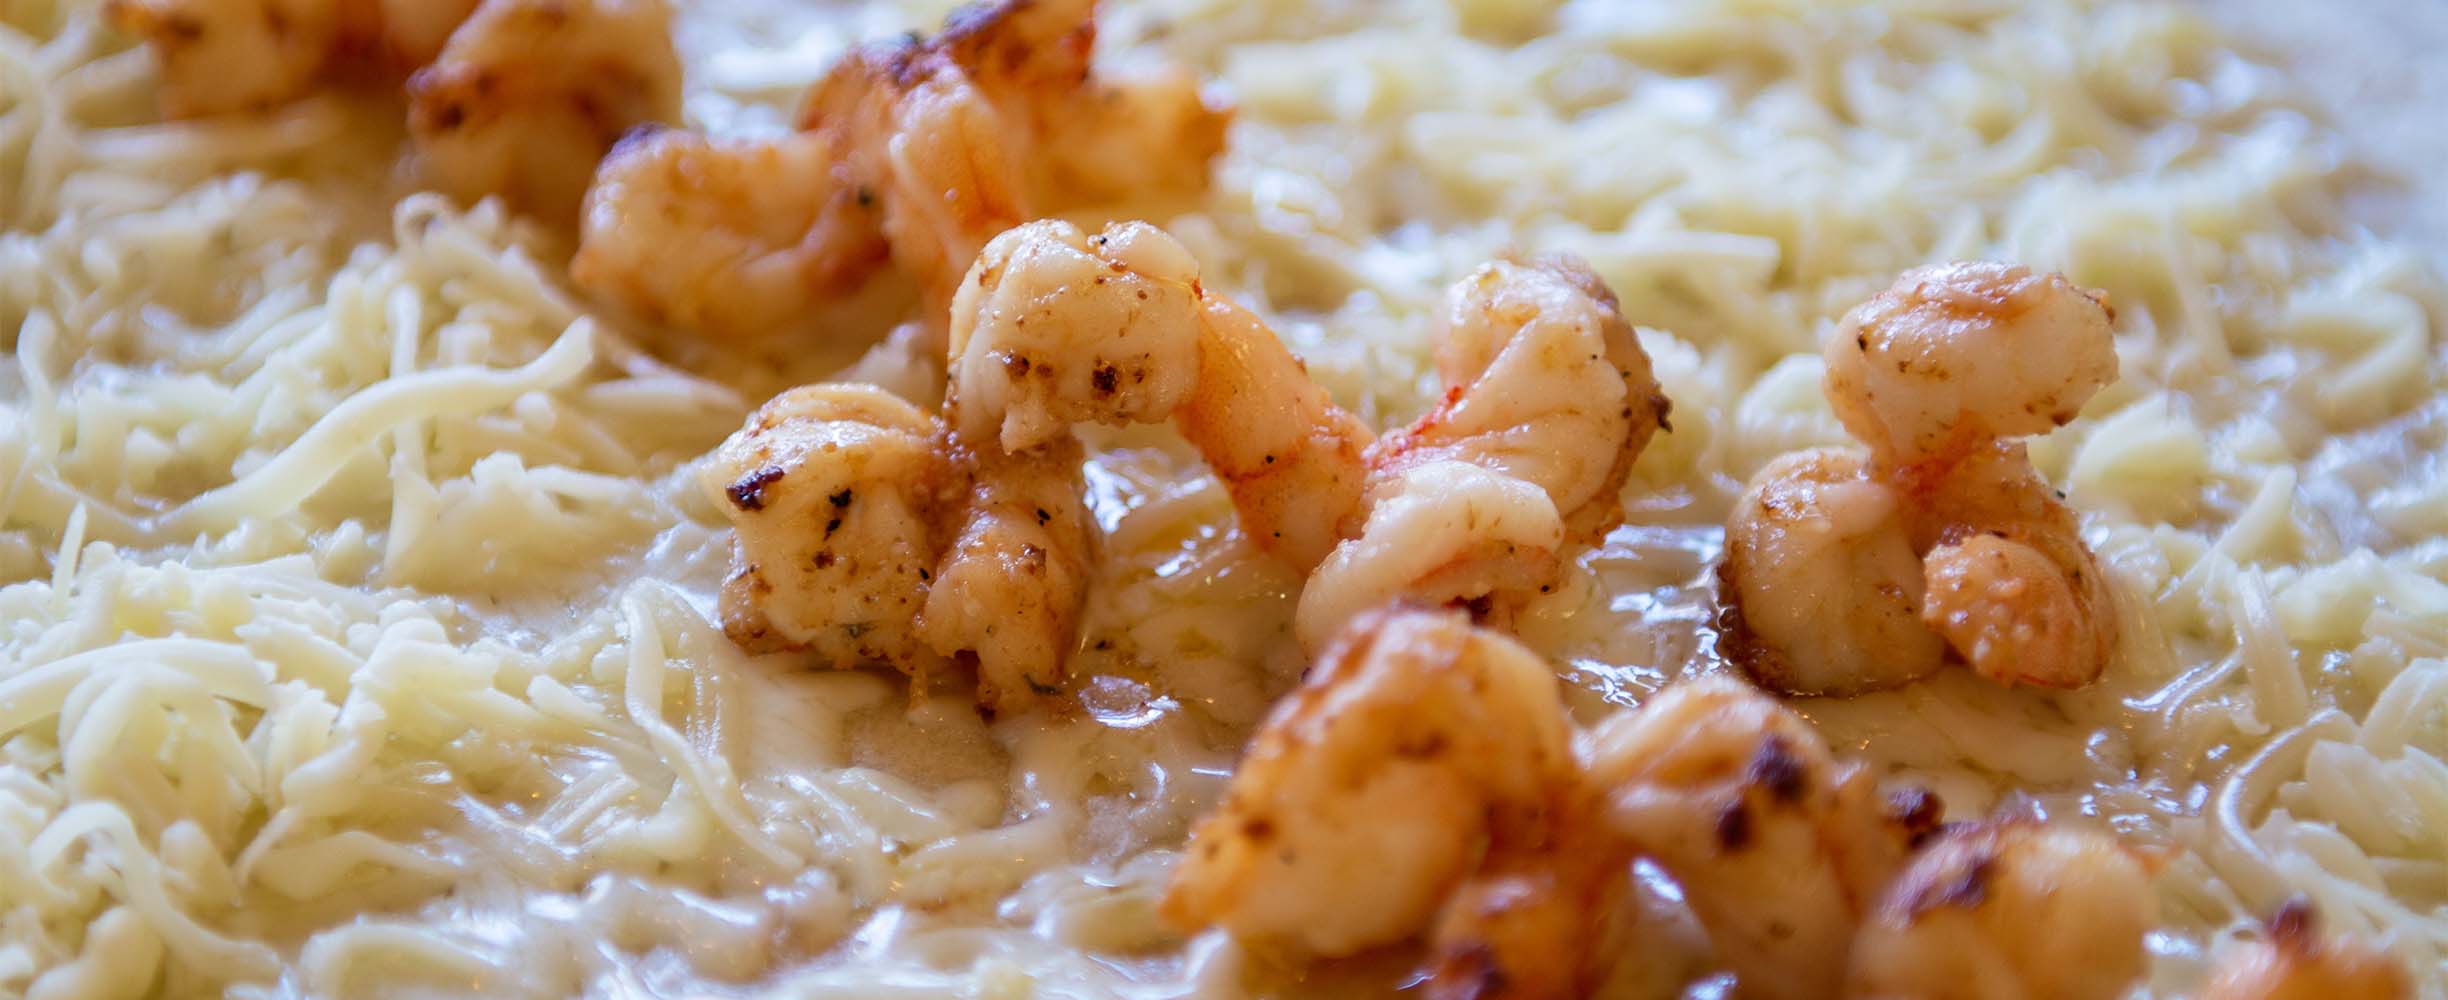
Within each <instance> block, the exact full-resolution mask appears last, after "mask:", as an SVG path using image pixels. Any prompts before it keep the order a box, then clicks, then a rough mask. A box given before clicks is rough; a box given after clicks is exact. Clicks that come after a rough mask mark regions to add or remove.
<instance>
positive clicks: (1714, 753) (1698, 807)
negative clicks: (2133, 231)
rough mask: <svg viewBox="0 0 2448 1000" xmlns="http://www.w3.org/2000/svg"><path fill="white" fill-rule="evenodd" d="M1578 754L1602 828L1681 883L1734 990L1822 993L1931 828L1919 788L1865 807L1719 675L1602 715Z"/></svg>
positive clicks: (1758, 702)
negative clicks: (1597, 801)
mask: <svg viewBox="0 0 2448 1000" xmlns="http://www.w3.org/2000/svg"><path fill="white" fill-rule="evenodd" d="M1584 759H1585V765H1584V766H1585V767H1586V769H1587V775H1586V779H1585V780H1587V781H1588V782H1589V783H1590V784H1591V785H1592V786H1593V787H1594V788H1596V789H1598V790H1600V794H1602V795H1603V796H1604V800H1603V801H1604V803H1605V806H1604V816H1605V821H1606V822H1608V823H1609V824H1611V825H1612V827H1613V828H1614V830H1615V831H1616V833H1617V834H1618V835H1619V836H1621V837H1623V838H1625V839H1626V840H1628V841H1629V842H1631V843H1633V844H1635V845H1637V847H1638V849H1639V850H1640V851H1641V852H1642V853H1644V854H1646V855H1647V856H1649V858H1650V859H1651V860H1652V861H1654V862H1656V863H1657V865H1658V866H1659V867H1661V868H1663V869H1665V871H1666V872H1667V873H1668V874H1669V875H1671V876H1673V878H1674V880H1675V882H1676V883H1677V884H1678V885H1680V886H1681V887H1682V890H1683V894H1684V898H1685V900H1686V902H1687V903H1688V905H1689V906H1690V907H1691V910H1692V912H1693V913H1694V914H1695V915H1696V916H1698V917H1699V919H1700V922H1701V924H1702V925H1703V926H1704V927H1705V928H1706V929H1707V930H1708V933H1709V936H1710V938H1711V940H1712V941H1713V942H1714V943H1715V945H1716V947H1717V951H1718V956H1719V958H1720V959H1721V960H1723V961H1724V962H1725V963H1726V964H1727V967H1728V968H1729V969H1730V970H1731V971H1732V972H1733V973H1734V975H1735V978H1736V979H1737V981H1738V982H1740V983H1741V987H1742V990H1743V992H1744V993H1745V994H1746V995H1755V996H1771V997H1785V996H1817V995H1821V994H1823V993H1825V992H1826V990H1827V977H1828V976H1829V975H1830V974H1831V971H1832V970H1836V969H1841V968H1843V967H1844V964H1845V956H1846V953H1847V950H1848V949H1849V948H1851V947H1852V946H1853V938H1854V933H1855V931H1856V929H1857V928H1858V927H1859V926H1860V924H1861V921H1862V918H1863V915H1864V913H1865V911H1867V910H1868V909H1869V907H1870V905H1871V903H1872V901H1873V900H1874V899H1875V898H1876V897H1877V895H1878V892H1879V889H1880V887H1881V886H1883V885H1885V884H1886V883H1887V881H1888V879H1889V878H1890V877H1891V876H1892V874H1893V873H1894V872H1895V871H1896V870H1897V869H1899V868H1900V867H1902V865H1903V862H1904V858H1905V856H1906V854H1907V852H1908V851H1909V850H1910V849H1911V847H1912V845H1913V843H1914V841H1915V840H1916V839H1919V838H1922V837H1926V836H1928V835H1929V834H1930V833H1931V831H1932V829H1933V827H1934V823H1935V821H1936V819H1937V808H1936V806H1935V803H1934V800H1933V799H1932V798H1931V797H1930V796H1928V795H1927V794H1926V793H1922V792H1918V791H1912V792H1907V793H1904V794H1901V795H1899V796H1898V798H1897V799H1896V800H1894V801H1892V802H1890V801H1887V800H1883V799H1881V798H1880V796H1879V794H1878V791H1877V789H1876V787H1875V782H1874V781H1873V779H1872V776H1871V775H1870V773H1869V772H1868V771H1867V770H1866V769H1864V768H1863V767H1861V766H1858V765H1852V764H1846V763H1843V762H1840V761H1838V760H1836V759H1835V757H1834V756H1833V755H1832V754H1831V753H1830V752H1829V750H1828V747H1827V744H1826V743H1825V742H1823V741H1822V740H1820V738H1819V736H1818V734H1817V733H1816V732H1814V731H1813V730H1812V729H1811V728H1810V725H1809V724H1808V723H1806V722H1804V721H1803V720H1802V718H1801V717H1800V716H1797V715H1795V714H1793V712H1791V711H1790V710H1788V709H1786V708H1784V707H1783V706H1781V705H1779V704H1777V703H1776V702H1775V701H1774V700H1772V699H1770V698H1768V697H1766V696H1764V695H1762V694H1760V693H1759V692H1758V691H1756V690H1753V689H1752V688H1750V687H1749V686H1748V685H1745V684H1742V683H1740V682H1738V681H1733V680H1729V679H1724V678H1702V679H1698V680H1692V681H1686V682H1683V683H1681V684H1678V685H1675V686H1673V687H1670V688H1667V689H1666V690H1664V691H1661V692H1659V693H1658V694H1657V695H1656V696H1655V697H1654V698H1652V699H1651V700H1650V701H1649V702H1648V703H1646V704H1644V705H1642V706H1641V708H1640V709H1639V710H1638V711H1636V712H1632V713H1629V714H1625V715H1619V716H1615V717H1614V718H1611V719H1609V720H1607V722H1605V723H1603V724H1601V725H1600V727H1599V728H1598V729H1597V730H1595V731H1593V732H1592V733H1591V734H1590V736H1589V739H1588V743H1587V745H1586V747H1585V749H1584Z"/></svg>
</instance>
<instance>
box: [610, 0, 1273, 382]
mask: <svg viewBox="0 0 2448 1000" xmlns="http://www.w3.org/2000/svg"><path fill="white" fill-rule="evenodd" d="M1094 13H1095V4H1094V3H1093V0H1001V2H996V3H988V4H979V5H975V6H971V7H964V8H962V9H960V10H958V11H955V12H954V13H953V15H952V17H951V18H950V20H949V21H948V22H947V23H946V25H945V27H944V30H943V31H942V33H940V34H938V35H937V36H935V37H933V38H917V37H913V38H909V39H905V40H901V41H898V42H894V43H890V44H885V45H877V46H869V47H865V48H861V49H858V50H856V51H854V52H852V53H851V54H849V55H848V56H846V57H844V58H843V59H842V61H841V62H840V63H838V64H837V65H835V66H834V68H833V69H832V70H831V71H829V72H828V73H826V75H825V77H824V79H822V80H820V81H818V82H817V84H816V85H815V86H814V87H811V88H810V89H809V91H808V94H807V96H806V98H805V100H804V101H803V102H802V110H801V114H800V120H799V125H800V128H801V129H802V130H803V132H804V136H803V137H802V138H801V139H799V140H796V141H797V142H798V143H800V145H799V146H797V147H796V148H794V149H791V150H788V151H781V150H777V149H775V148H774V147H776V146H778V145H784V144H786V143H787V142H788V141H783V140H765V141H752V142H737V143H724V144H719V145H717V146H714V147H713V148H710V149H707V150H706V151H704V152H703V153H700V154H698V155H696V156H695V157H693V158H692V159H693V162H694V163H695V165H696V166H695V169H699V170H723V171H732V172H736V173H738V174H740V175H741V176H743V177H745V178H754V180H752V181H743V182H742V183H738V184H724V185H722V190H723V191H724V192H725V193H726V194H728V195H731V196H732V197H736V198H738V200H740V201H741V202H744V203H746V204H749V205H753V206H757V207H760V208H761V207H764V206H765V205H767V204H769V203H773V202H779V203H780V206H781V208H780V209H779V210H776V211H774V212H773V213H772V214H771V215H769V216H764V217H760V218H759V219H758V221H757V224H756V225H755V226H754V227H753V229H750V228H748V227H742V226H739V225H737V224H735V223H733V222H732V221H730V220H729V218H728V217H726V216H723V215H720V214H703V215H700V214H698V213H696V212H694V211H693V210H690V209H687V208H684V207H676V206H675V205H674V203H675V202H678V201H683V200H685V199H686V198H687V197H689V196H690V193H689V191H688V189H687V187H686V186H685V185H680V184H675V183H673V182H671V181H667V180H662V179H658V178H656V177H655V176H654V174H653V173H651V172H650V171H651V167H650V166H648V165H640V166H638V167H632V166H631V165H630V164H627V163H626V162H625V157H616V158H614V160H613V161H612V162H611V163H610V164H608V165H607V167H606V176H605V178H604V182H603V183H602V184H600V185H599V186H600V187H601V190H599V191H597V192H596V193H594V194H593V195H592V196H591V197H590V199H589V208H588V210H587V215H586V218H585V220H584V222H585V228H584V231H583V232H582V233H581V258H582V259H588V258H590V257H591V258H592V259H593V261H594V264H593V266H591V267H589V268H587V269H585V270H582V271H579V272H578V273H577V275H576V277H577V280H578V282H579V284H580V285H581V286H583V287H585V288H588V289H589V290H592V291H596V292H599V293H601V294H604V295H606V296H609V297H611V298H614V299H616V300H618V301H621V302H623V303H624V304H626V305H628V306H629V307H630V308H633V309H636V310H637V311H639V312H642V313H645V314H647V315H650V316H657V317H663V318H666V319H668V320H669V321H671V322H674V323H677V324H680V325H689V326H692V327H693V328H696V329H700V330H703V331H704V332H706V333H709V334H712V335H715V336H721V337H726V338H737V337H752V336H756V335H759V334H761V333H764V332H765V331H767V330H770V329H773V328H775V327H776V326H778V325H780V324H776V323H772V322H767V321H764V320H763V319H762V318H761V316H767V315H790V314H793V313H797V312H804V311H806V310H807V309H808V308H809V307H810V306H811V305H812V303H813V302H814V300H815V299H816V298H817V297H820V296H823V295H827V294H831V293H833V292H836V291H839V290H840V289H841V288H843V287H845V286H848V285H850V284H853V283H856V282H858V281H862V280H864V279H866V278H868V277H870V276H872V275H873V274H874V272H875V271H876V270H877V269H879V268H883V267H887V266H889V267H892V268H894V269H895V270H898V271H900V272H901V273H903V274H906V275H908V276H909V277H910V278H911V279H912V280H913V281H914V282H915V283H916V284H917V285H918V287H919V288H920V290H921V292H922V297H923V300H924V301H923V306H922V309H923V312H922V316H923V317H924V329H926V330H927V331H928V334H929V336H930V337H933V338H938V339H937V340H936V341H935V342H936V343H940V342H941V341H940V338H941V337H943V336H944V333H945V329H944V326H943V322H944V319H943V317H945V316H946V315H947V311H948V310H949V309H950V307H951V304H952V300H953V298H954V297H955V295H956V293H957V290H958V288H959V282H960V281H961V279H962V277H963V276H964V275H966V274H967V273H968V271H969V266H970V264H971V262H973V261H974V260H976V259H977V255H978V253H979V251H980V250H981V249H982V248H983V247H985V245H986V244H987V242H988V241H989V240H991V239H993V238H994V237H995V236H996V235H997V234H999V233H1002V232H1004V231H1005V230H1008V229H1010V228H1012V227H1013V226H1017V225H1019V224H1020V223H1022V222H1024V221H1027V220H1030V219H1035V218H1039V217H1042V216H1046V215H1050V214H1053V213H1055V212H1058V211H1061V210H1063V209H1064V208H1067V207H1073V206H1077V205H1080V204H1083V203H1086V202H1093V201H1104V200H1112V199H1117V198H1121V197H1125V196H1138V195H1147V194H1169V193H1193V192H1196V191H1198V190H1200V189H1201V188H1203V187H1204V186H1205V184H1206V181H1207V163H1208V161H1209V160H1211V159H1213V157H1214V156H1215V154H1216V153H1217V152H1218V151H1220V150H1221V149H1222V148H1223V135H1224V126H1225V124H1226V122H1227V121H1228V120H1229V118H1230V115H1229V113H1228V112H1227V111H1225V110H1224V109H1223V108H1222V107H1221V106H1220V105H1216V104H1211V103H1209V102H1208V101H1207V100H1206V99H1205V98H1204V97H1203V96H1202V95H1201V94H1200V93H1199V91H1198V88H1197V87H1196V85H1195V83H1194V82H1192V81H1190V80H1189V79H1188V78H1187V77H1184V76H1181V75H1180V74H1177V73H1169V72H1159V73H1152V74H1142V75H1135V76H1125V77H1121V78H1117V79H1112V80H1108V79H1104V78H1101V77H1099V76H1098V75H1097V74H1096V73H1095V72H1093V69H1092V67H1091V65H1090V60H1089V53H1090V48H1091V47H1092V45H1093V43H1094V41H1095V38H1096V25H1095V20H1094V16H1093V15H1094ZM802 157H812V158H814V159H815V160H816V161H817V162H816V163H815V164H814V165H813V166H802V165H801V164H799V163H797V162H795V161H796V160H798V159H799V158H802ZM724 159H739V160H743V161H747V162H746V163H745V164H744V165H741V166H737V167H725V166H719V165H718V161H720V160H724ZM777 160H792V161H794V162H791V163H789V164H787V166H788V170H787V171H774V175H775V176H774V177H773V178H772V179H773V180H774V181H775V182H776V183H779V184H781V185H782V187H780V188H778V189H776V188H766V187H764V186H763V183H762V181H763V180H764V179H765V175H766V171H765V170H764V169H763V168H764V166H765V165H767V164H770V163H774V161H777ZM631 171H638V172H643V173H644V176H645V178H646V180H645V181H643V182H640V181H636V180H629V182H628V183H613V182H615V181H620V180H624V179H625V178H624V176H623V175H624V173H626V172H631ZM658 219H659V220H661V221H659V222H655V223H653V224H652V225H650V226H649V228H650V229H660V230H669V231H671V232H673V233H674V234H675V235H678V236H679V237H680V242H681V243H682V244H683V245H687V244H696V243H729V242H732V241H734V240H738V241H741V242H744V243H745V244H746V245H747V246H748V247H749V248H750V249H749V252H748V257H749V258H750V259H762V258H765V257H768V256H777V257H788V258H791V259H792V261H793V263H790V264H787V265H776V267H775V268H772V269H768V270H762V271H759V272H758V273H755V274H750V275H741V276H735V275H733V274H732V273H731V272H730V270H729V269H728V268H727V267H725V268H713V269H709V270H707V271H706V272H705V273H704V276H705V278H707V279H708V280H706V281H704V282H695V281H692V280H690V279H689V278H688V277H686V276H670V275H665V274H660V273H657V271H658V270H659V269H660V268H661V265H662V264H663V261H662V258H661V257H660V256H658V255H655V254H653V253H639V252H628V251H630V250H632V249H633V248H632V247H630V246H624V244H630V243H632V240H631V239H630V236H629V234H628V233H627V232H626V229H627V227H628V226H629V225H631V224H633V223H635V222H638V221H642V220H658ZM700 227H702V228H706V229H709V230H711V231H712V235H711V236H709V237H699V236H693V235H689V234H688V232H687V231H688V230H690V229H695V228H700ZM598 243H603V244H606V245H608V246H610V247H611V248H613V249H611V250H608V251H606V252H600V253H593V254H589V252H588V248H590V247H592V246H594V245H595V244H598ZM642 245H643V246H644V247H646V248H649V249H652V248H655V247H658V246H659V244H657V243H654V242H651V241H649V242H644V243H643V244H642ZM794 270H795V271H796V273H798V274H799V275H800V277H801V278H803V279H804V280H802V281H801V282H799V283H797V284H796V285H795V286H794V284H793V283H791V282H788V281H785V280H782V279H783V274H782V273H780V272H781V271H794ZM767 278H770V279H772V280H770V281H768V280H762V279H767ZM738 284H746V285H747V286H748V287H749V288H750V289H752V290H754V291H755V292H757V293H758V296H757V298H756V300H755V301H757V302H758V303H759V304H760V307H761V308H760V309H759V310H758V311H757V312H758V314H759V315H751V316H747V317H743V318H741V319H740V320H738V321H732V318H731V317H727V316H725V315H723V314H722V313H720V312H714V311H708V310H705V309H703V308H700V307H699V305H698V304H700V303H705V302H717V301H722V300H723V299H724V298H725V296H726V295H727V294H728V293H729V292H730V291H731V289H732V288H733V287H734V286H735V285H738ZM691 317H703V318H702V319H699V320H697V321H696V322H694V323H692V322H691Z"/></svg>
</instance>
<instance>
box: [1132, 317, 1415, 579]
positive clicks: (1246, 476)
mask: <svg viewBox="0 0 2448 1000" xmlns="http://www.w3.org/2000/svg"><path fill="white" fill-rule="evenodd" d="M1200 319H1201V326H1200V328H1199V357H1198V390H1197V391H1196V392H1194V393H1192V394H1191V396H1190V398H1189V399H1187V400H1184V401H1183V403H1182V406H1181V409H1180V411H1179V412H1177V413H1176V414H1175V415H1174V426H1175V427H1176V428H1179V429H1180V431H1181V435H1182V437H1183V438H1185V439H1187V440H1188V441H1189V442H1190V444H1191V446H1192V447H1194V448H1197V449H1198V453H1199V456H1200V457H1201V458H1204V459H1206V460H1207V468H1208V469H1209V470H1210V471H1212V472H1214V473H1215V475H1216V478H1217V479H1219V480H1221V481H1222V482H1223V484H1224V489H1225V491H1226V492H1228V493H1230V494H1232V500H1233V510H1234V512H1235V513H1237V514H1238V515H1239V516H1240V519H1241V531H1242V533H1243V534H1244V535H1247V536H1248V537H1249V539H1250V541H1251V542H1253V543H1255V544H1256V545H1257V546H1258V547H1259V548H1261V549H1264V550H1266V551H1268V552H1271V553H1274V554H1275V556H1276V557H1277V558H1279V559H1282V560H1283V561H1284V562H1285V563H1287V564H1289V565H1290V566H1291V567H1292V568H1294V569H1297V570H1301V571H1303V572H1307V571H1309V570H1310V569H1312V568H1314V567H1316V566H1317V565H1318V562H1319V560H1322V559H1324V558H1326V554H1327V553H1328V552H1329V551H1331V550H1333V548H1334V547H1335V546H1336V545H1337V544H1338V543H1340V542H1341V541H1342V540H1343V539H1344V538H1345V537H1347V536H1348V535H1349V534H1350V533H1351V532H1352V531H1354V530H1357V529H1358V527H1359V524H1360V491H1361V489H1362V487H1363V486H1364V484H1365V481H1366V477H1367V469H1366V467H1365V465H1364V464H1363V455H1364V452H1365V449H1366V448H1367V447H1368V442H1369V432H1368V427H1367V426H1366V425H1364V424H1362V423H1361V422H1360V418H1358V417H1355V416H1352V415H1351V414H1350V413H1349V412H1346V411H1345V410H1344V409H1343V408H1342V407H1340V406H1336V405H1335V403H1334V400H1333V399H1332V398H1330V397H1329V396H1328V395H1327V394H1326V390H1325V388H1324V387H1322V386H1320V385H1318V384H1317V383H1316V382H1315V381H1313V380H1311V379H1310V378H1309V369H1308V368H1307V367H1305V366H1303V365H1302V364H1301V361H1300V359H1299V358H1297V357H1294V356H1293V354H1292V352H1291V351H1290V350H1289V349H1287V348H1285V347H1284V345H1283V341H1281V340H1279V339H1277V338H1276V336H1275V333H1274V331H1272V330H1269V329H1267V327H1266V324H1265V323H1264V322H1263V321H1261V320H1260V319H1259V318H1258V317H1257V315H1256V314H1253V313H1251V312H1250V311H1249V310H1248V309H1245V308H1242V307H1241V305H1240V304H1238V303H1235V302H1233V301H1231V300H1229V299H1226V298H1224V297H1222V296H1217V295H1209V296H1206V298H1205V302H1204V305H1203V306H1202V308H1201V316H1200Z"/></svg>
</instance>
